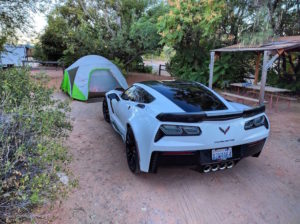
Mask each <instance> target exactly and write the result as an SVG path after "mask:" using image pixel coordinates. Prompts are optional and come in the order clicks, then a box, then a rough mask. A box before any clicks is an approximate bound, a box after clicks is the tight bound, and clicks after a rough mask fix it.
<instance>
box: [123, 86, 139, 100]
mask: <svg viewBox="0 0 300 224" xmlns="http://www.w3.org/2000/svg"><path fill="white" fill-rule="evenodd" d="M135 91H136V86H132V87H130V88H129V89H127V90H126V91H125V92H124V93H123V94H122V96H121V97H122V99H123V100H130V101H135Z"/></svg>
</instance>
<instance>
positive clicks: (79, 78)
mask: <svg viewBox="0 0 300 224" xmlns="http://www.w3.org/2000/svg"><path fill="white" fill-rule="evenodd" d="M120 87H121V88H123V89H127V88H128V84H127V82H126V79H125V78H124V76H123V75H122V73H121V72H120V70H119V69H118V67H117V66H116V65H115V64H113V63H112V62H111V61H109V60H108V59H106V58H104V57H101V56H98V55H87V56H84V57H82V58H80V59H78V60H77V61H76V62H75V63H73V64H72V65H71V66H69V67H68V68H67V69H66V70H65V71H64V76H63V80H62V83H61V89H62V90H63V91H64V92H66V93H68V94H69V95H70V96H71V97H72V98H73V99H78V100H83V101H85V100H88V98H89V96H90V95H95V94H96V95H104V94H105V93H106V92H107V91H109V90H112V89H115V88H120Z"/></svg>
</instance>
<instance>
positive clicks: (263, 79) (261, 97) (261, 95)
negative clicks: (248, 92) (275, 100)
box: [259, 51, 270, 105]
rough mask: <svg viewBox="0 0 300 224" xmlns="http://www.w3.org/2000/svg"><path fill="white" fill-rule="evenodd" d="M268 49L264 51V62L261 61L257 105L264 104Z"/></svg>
mask: <svg viewBox="0 0 300 224" xmlns="http://www.w3.org/2000/svg"><path fill="white" fill-rule="evenodd" d="M269 54H270V52H269V51H264V62H263V68H262V74H261V83H260V92H259V105H263V104H264V100H265V86H266V81H267V71H268V67H267V64H268V60H269Z"/></svg>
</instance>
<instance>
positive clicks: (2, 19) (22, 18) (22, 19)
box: [0, 0, 49, 51]
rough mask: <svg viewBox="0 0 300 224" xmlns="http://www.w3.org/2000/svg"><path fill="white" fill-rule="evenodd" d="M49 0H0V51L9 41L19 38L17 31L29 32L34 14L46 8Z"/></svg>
mask: <svg viewBox="0 0 300 224" xmlns="http://www.w3.org/2000/svg"><path fill="white" fill-rule="evenodd" d="M48 2H49V0H13V1H12V0H1V1H0V51H2V50H3V45H4V44H5V43H6V42H7V41H10V42H14V41H16V40H17V39H18V36H17V31H20V32H27V31H28V29H29V28H30V27H31V19H32V14H33V13H35V12H38V11H41V10H43V9H44V6H45V4H47V3H48Z"/></svg>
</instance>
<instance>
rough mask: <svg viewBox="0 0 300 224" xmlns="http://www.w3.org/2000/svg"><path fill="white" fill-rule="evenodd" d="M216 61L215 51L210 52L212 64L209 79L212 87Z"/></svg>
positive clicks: (209, 85)
mask: <svg viewBox="0 0 300 224" xmlns="http://www.w3.org/2000/svg"><path fill="white" fill-rule="evenodd" d="M214 63H215V52H214V51H212V52H210V64H209V81H208V87H209V88H211V89H212V84H213V76H214Z"/></svg>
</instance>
